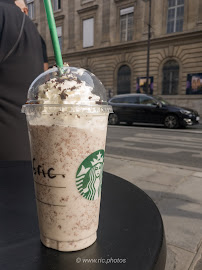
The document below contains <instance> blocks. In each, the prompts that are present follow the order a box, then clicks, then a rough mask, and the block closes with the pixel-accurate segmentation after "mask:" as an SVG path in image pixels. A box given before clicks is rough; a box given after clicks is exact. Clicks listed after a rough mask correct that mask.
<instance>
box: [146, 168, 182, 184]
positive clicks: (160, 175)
mask: <svg viewBox="0 0 202 270" xmlns="http://www.w3.org/2000/svg"><path fill="white" fill-rule="evenodd" d="M143 177H144V176H143ZM143 177H142V178H143ZM184 179H185V178H184V176H182V175H175V174H168V173H165V172H159V171H158V172H156V173H155V174H153V175H151V176H150V177H149V178H147V179H145V180H146V181H148V182H152V183H156V184H160V185H166V186H177V185H179V183H181V182H183V181H184Z"/></svg>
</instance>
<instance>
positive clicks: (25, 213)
mask: <svg viewBox="0 0 202 270" xmlns="http://www.w3.org/2000/svg"><path fill="white" fill-rule="evenodd" d="M0 181H1V188H0V213H1V222H0V269H2V270H18V269H19V270H68V269H70V270H77V269H78V270H83V269H87V270H91V269H92V270H93V269H96V270H102V269H117V270H118V269H127V270H130V269H134V270H163V269H164V268H165V261H166V242H165V235H164V228H163V223H162V219H161V215H160V213H159V211H158V209H157V207H156V205H155V204H154V202H153V201H152V200H151V199H150V198H149V197H148V196H147V195H146V194H145V193H144V192H143V191H142V190H140V189H139V188H137V187H136V186H135V185H133V184H131V183H129V182H127V181H125V180H123V179H121V178H119V177H117V176H114V175H112V174H109V173H104V178H103V190H102V200H101V210H100V222H99V229H98V238H97V241H96V242H95V243H94V244H93V245H92V246H91V247H89V248H86V249H84V250H81V251H76V252H69V253H67V252H65V253H64V252H59V251H55V250H52V249H49V248H46V247H45V246H43V245H42V244H41V242H40V239H39V230H38V224H37V213H36V206H35V197H34V185H33V179H32V169H31V163H30V162H23V161H22V162H20V161H16V162H14V161H9V162H8V161H5V162H4V161H1V162H0Z"/></svg>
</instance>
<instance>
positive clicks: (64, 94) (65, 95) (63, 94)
mask: <svg viewBox="0 0 202 270" xmlns="http://www.w3.org/2000/svg"><path fill="white" fill-rule="evenodd" d="M64 91H65V90H63V91H62V93H61V94H59V95H60V97H61V99H66V97H68V95H67V94H66V93H65V92H64Z"/></svg>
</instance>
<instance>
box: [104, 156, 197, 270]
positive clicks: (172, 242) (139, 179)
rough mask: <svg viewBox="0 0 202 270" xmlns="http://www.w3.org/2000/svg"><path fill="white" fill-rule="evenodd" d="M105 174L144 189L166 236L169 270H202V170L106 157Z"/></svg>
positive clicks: (167, 266)
mask: <svg viewBox="0 0 202 270" xmlns="http://www.w3.org/2000/svg"><path fill="white" fill-rule="evenodd" d="M104 171H106V172H109V173H112V174H115V175H117V176H120V177H122V178H124V179H126V180H127V181H130V182H131V183H133V184H135V185H137V186H138V187H140V188H141V189H142V190H144V191H145V192H146V193H147V194H148V195H149V196H150V197H151V198H152V199H153V200H154V202H155V203H156V205H157V206H158V208H159V210H160V212H161V215H162V218H163V222H164V228H165V233H166V241H167V262H166V270H202V169H201V170H200V169H197V168H192V167H183V166H175V165H170V164H165V163H158V162H150V161H145V160H137V159H131V158H129V159H126V158H123V157H117V156H112V155H106V156H105V165H104Z"/></svg>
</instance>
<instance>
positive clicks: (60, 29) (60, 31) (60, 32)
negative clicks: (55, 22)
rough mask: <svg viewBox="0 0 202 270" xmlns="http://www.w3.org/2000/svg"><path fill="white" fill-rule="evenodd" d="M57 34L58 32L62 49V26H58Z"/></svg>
mask: <svg viewBox="0 0 202 270" xmlns="http://www.w3.org/2000/svg"><path fill="white" fill-rule="evenodd" d="M57 34H58V39H59V44H60V49H61V51H62V26H58V27H57Z"/></svg>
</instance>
